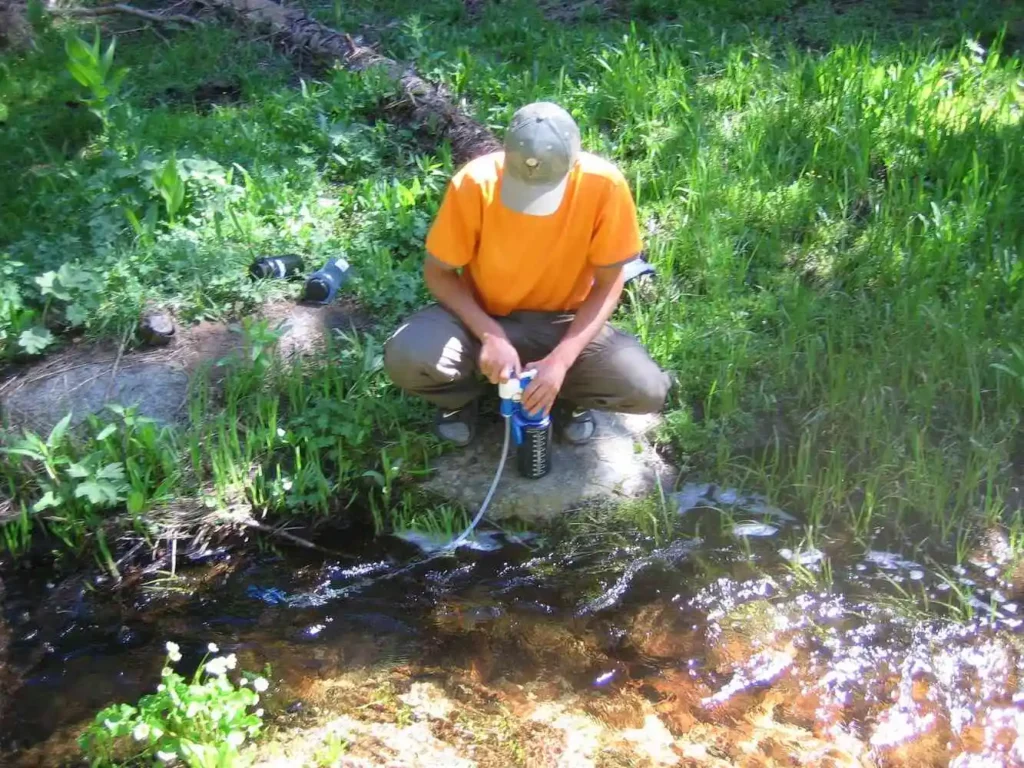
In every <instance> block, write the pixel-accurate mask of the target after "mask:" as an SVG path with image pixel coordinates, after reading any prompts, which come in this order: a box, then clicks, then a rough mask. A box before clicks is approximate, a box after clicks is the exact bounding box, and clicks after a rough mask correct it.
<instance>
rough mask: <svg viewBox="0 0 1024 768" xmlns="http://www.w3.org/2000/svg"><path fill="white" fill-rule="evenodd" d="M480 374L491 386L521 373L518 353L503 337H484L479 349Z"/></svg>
mask: <svg viewBox="0 0 1024 768" xmlns="http://www.w3.org/2000/svg"><path fill="white" fill-rule="evenodd" d="M480 372H481V373H482V374H483V375H484V376H485V377H487V380H488V381H489V382H491V384H499V383H501V382H504V381H508V380H509V378H511V377H512V376H513V375H514V376H518V375H519V374H520V373H522V372H523V370H522V365H521V364H520V362H519V353H518V352H516V348H515V347H513V346H512V342H510V341H509V340H508V339H507V338H505V337H504V336H498V335H496V334H493V333H488V334H485V335H484V338H483V340H482V346H481V348H480Z"/></svg>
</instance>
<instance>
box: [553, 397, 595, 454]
mask: <svg viewBox="0 0 1024 768" xmlns="http://www.w3.org/2000/svg"><path fill="white" fill-rule="evenodd" d="M554 422H555V429H556V430H557V431H558V436H559V438H561V439H562V440H563V441H565V442H567V443H570V444H571V445H583V444H584V443H586V442H589V441H590V438H592V437H593V436H594V432H596V431H597V424H595V423H594V413H593V411H588V410H584V409H581V408H573V407H572V406H562V407H560V408H559V409H558V410H557V411H556V412H555V414H554Z"/></svg>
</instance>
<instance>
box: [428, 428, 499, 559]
mask: <svg viewBox="0 0 1024 768" xmlns="http://www.w3.org/2000/svg"><path fill="white" fill-rule="evenodd" d="M511 432H512V419H510V418H509V417H508V416H506V417H505V440H504V443H503V445H502V446H501V459H500V460H499V461H498V470H497V471H496V472H495V473H494V479H493V480H492V481H491V487H490V489H489V490H488V491H487V495H486V496H484V503H483V504H481V505H480V511H479V512H477V513H476V517H474V518H473V522H471V523H470V524H469V527H468V528H467V529H466V530H464V531H463V532H462V534H461V535H460V536H459V537H458V538H455V539H452V540H451V542H449V543H448V544H447V545H446V546H445V547H444V549H445V550H449V549H455V548H456V547H458V546H459V544H461V543H462V542H463V541H465V540H466V538H467V537H468V536H469V535H470V534H471V533H473V531H474V530H475V529H476V527H477V525H479V524H480V520H481V519H483V516H484V513H485V512H486V511H487V507H489V506H490V504H491V499H492V498H493V497H494V491H495V490H497V488H498V481H499V480H501V473H502V472H503V471H504V470H505V459H507V458H508V443H509V435H510V434H511Z"/></svg>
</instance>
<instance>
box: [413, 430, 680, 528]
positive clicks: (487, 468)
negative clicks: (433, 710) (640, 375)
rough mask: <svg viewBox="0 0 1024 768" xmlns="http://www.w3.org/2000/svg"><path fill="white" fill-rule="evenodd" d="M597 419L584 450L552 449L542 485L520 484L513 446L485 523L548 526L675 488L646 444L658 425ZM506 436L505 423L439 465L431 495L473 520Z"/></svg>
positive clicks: (555, 443)
mask: <svg viewBox="0 0 1024 768" xmlns="http://www.w3.org/2000/svg"><path fill="white" fill-rule="evenodd" d="M594 419H595V421H596V422H597V431H596V433H595V434H594V438H593V440H591V441H590V442H589V443H587V444H586V445H582V446H572V445H564V444H561V443H559V442H558V441H556V440H553V441H552V453H553V461H552V466H553V468H552V471H551V473H550V474H548V475H547V476H546V477H542V478H540V479H539V480H528V479H525V478H523V477H520V476H519V474H518V472H517V471H516V466H515V455H514V450H515V445H514V444H513V445H511V446H510V449H509V458H508V461H507V462H506V464H505V470H504V472H503V474H502V478H501V482H500V483H499V485H498V489H497V491H496V492H495V495H494V498H493V500H492V501H491V506H490V508H489V509H488V512H487V516H488V517H490V518H493V519H501V518H507V517H518V518H521V519H524V520H550V519H551V518H553V517H555V516H557V515H559V514H561V513H562V512H564V511H565V510H567V509H572V508H574V507H578V506H580V505H581V504H583V503H584V502H592V501H597V500H603V499H612V500H615V499H628V498H637V497H640V496H643V495H645V494H647V493H650V492H651V491H653V490H655V488H656V487H657V482H658V479H659V478H660V479H661V481H662V483H663V486H664V487H666V488H670V487H671V484H672V479H671V474H670V467H669V466H668V465H667V464H666V463H665V462H663V461H662V460H661V458H660V457H659V456H658V454H657V453H656V452H655V451H654V449H653V448H652V447H651V446H650V445H649V444H648V443H647V441H646V439H645V437H644V435H645V433H646V432H647V431H648V430H649V429H650V428H651V427H652V426H653V425H654V424H655V422H656V418H655V417H653V416H634V415H625V414H611V413H595V414H594ZM503 429H504V427H503V425H502V424H501V423H494V424H488V425H486V426H485V427H482V428H481V430H480V432H479V434H478V435H477V438H476V442H475V443H474V444H473V445H472V446H471V447H469V448H467V449H464V450H460V451H455V452H452V453H449V454H447V455H445V456H443V457H441V458H440V459H439V460H437V462H436V463H435V470H436V471H435V475H434V477H432V478H431V479H430V480H429V481H428V482H427V483H425V488H426V490H428V491H430V492H433V493H437V494H439V495H441V496H443V497H445V498H447V499H450V500H452V501H456V502H458V503H460V504H463V505H465V506H466V507H467V508H469V510H470V512H471V513H474V514H475V513H476V510H477V509H479V507H480V504H482V503H483V500H484V497H485V496H486V495H487V490H488V488H490V485H491V481H492V480H493V479H494V473H495V471H496V470H497V468H498V462H499V459H500V458H501V446H502V438H503Z"/></svg>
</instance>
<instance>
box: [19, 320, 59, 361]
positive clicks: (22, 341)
mask: <svg viewBox="0 0 1024 768" xmlns="http://www.w3.org/2000/svg"><path fill="white" fill-rule="evenodd" d="M51 344H53V334H52V333H50V330H49V329H48V328H43V327H42V326H39V325H37V326H35V327H33V328H29V329H28V330H27V331H22V333H21V336H19V337H18V345H19V346H20V347H21V348H22V349H24V350H25V351H26V352H28V353H29V354H30V355H38V354H39V353H40V352H42V351H43V350H44V349H46V348H47V347H48V346H50V345H51Z"/></svg>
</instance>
